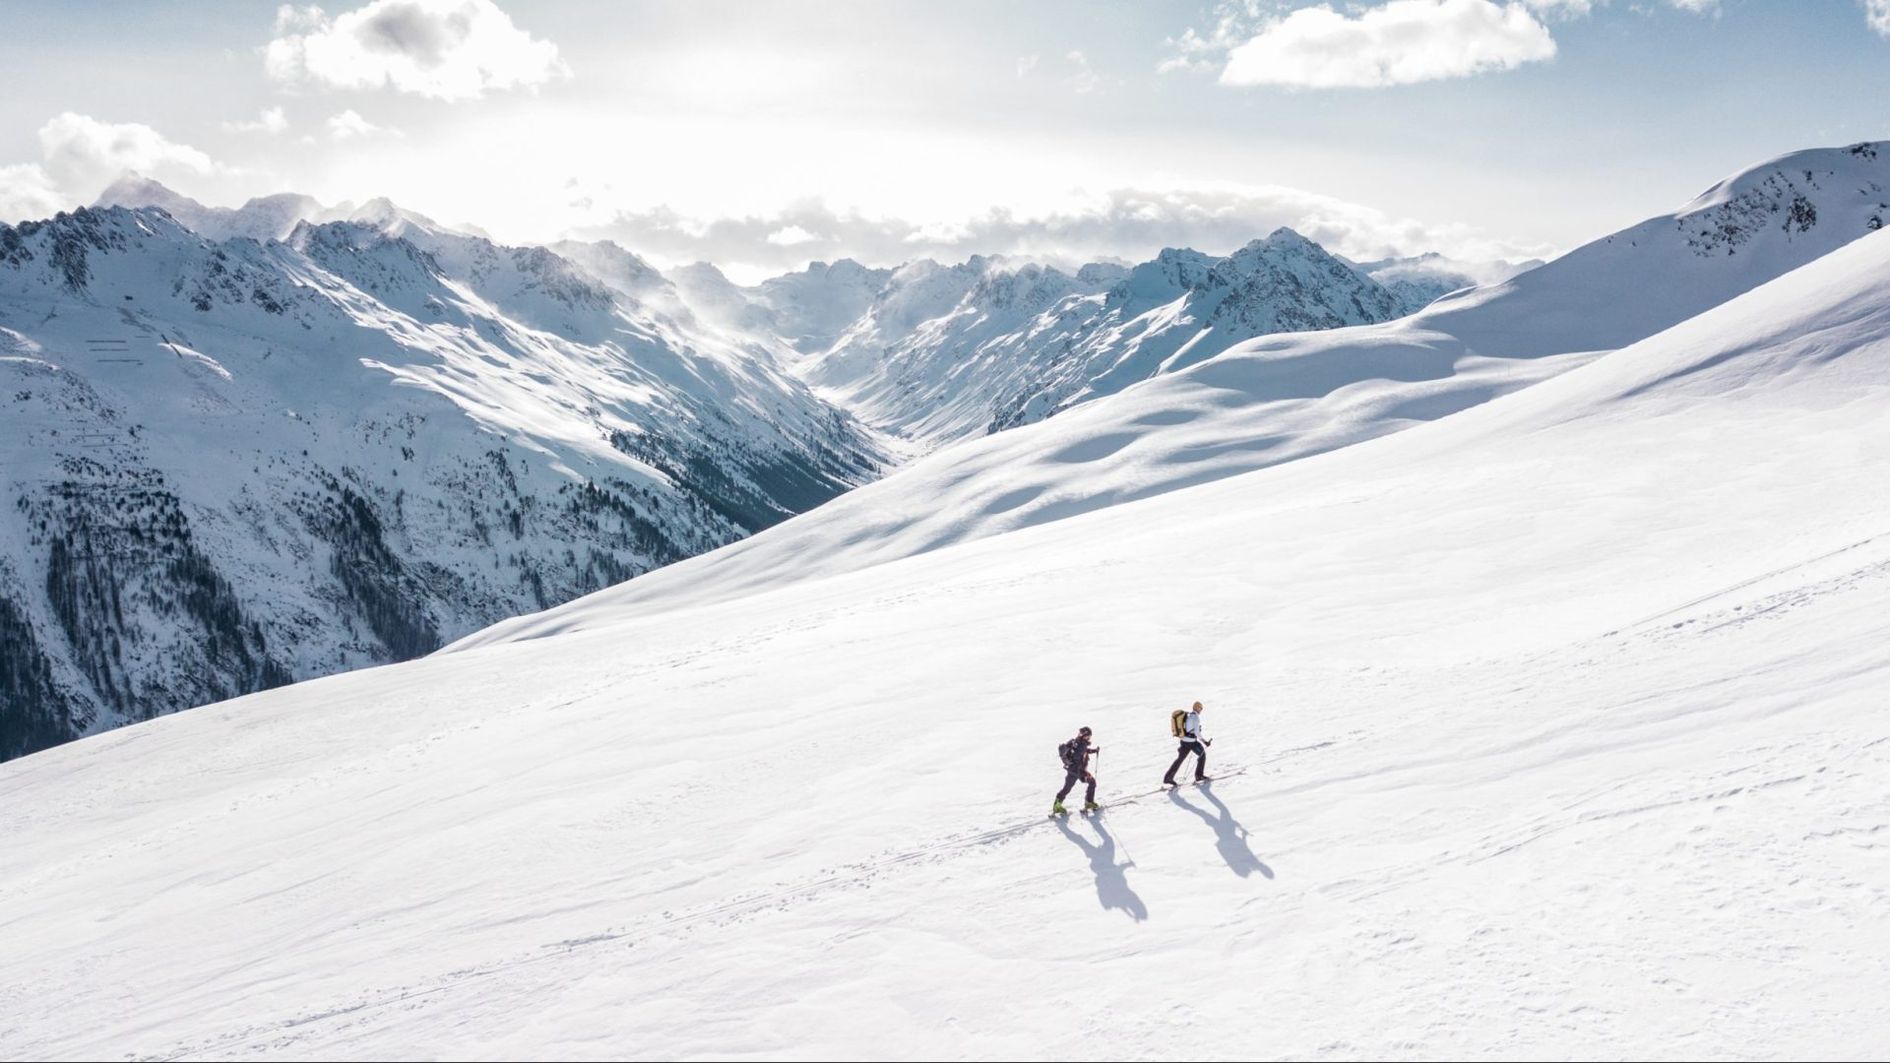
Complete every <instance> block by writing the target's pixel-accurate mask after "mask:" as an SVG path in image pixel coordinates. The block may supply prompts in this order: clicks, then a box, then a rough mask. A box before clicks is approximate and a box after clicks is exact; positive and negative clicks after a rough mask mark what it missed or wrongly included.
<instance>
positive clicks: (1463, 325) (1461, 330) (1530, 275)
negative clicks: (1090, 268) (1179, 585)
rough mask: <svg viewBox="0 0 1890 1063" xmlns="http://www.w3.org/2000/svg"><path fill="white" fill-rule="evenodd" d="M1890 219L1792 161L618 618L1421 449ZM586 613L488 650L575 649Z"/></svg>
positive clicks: (1176, 366)
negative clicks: (1354, 454) (1483, 409)
mask: <svg viewBox="0 0 1890 1063" xmlns="http://www.w3.org/2000/svg"><path fill="white" fill-rule="evenodd" d="M1807 173H1809V174H1810V175H1811V176H1810V177H1809V178H1807V177H1806V176H1805V175H1806V174H1807ZM1886 202H1890V149H1884V150H1880V147H1879V146H1873V145H1859V146H1856V147H1853V148H1842V149H1825V150H1819V151H1810V152H1800V153H1797V154H1795V155H1790V156H1786V157H1785V158H1784V159H1780V160H1777V161H1774V162H1771V163H1767V164H1765V165H1762V166H1758V167H1754V168H1752V169H1750V170H1748V171H1745V172H1744V173H1742V174H1740V175H1738V176H1736V177H1734V178H1731V179H1729V180H1728V181H1726V182H1723V183H1722V184H1720V185H1718V186H1716V187H1715V188H1714V189H1713V190H1712V191H1710V192H1708V193H1707V194H1706V195H1704V196H1702V197H1701V198H1700V199H1698V200H1696V201H1694V202H1693V203H1692V204H1690V205H1689V206H1688V207H1686V208H1685V209H1683V210H1681V211H1680V212H1678V213H1676V214H1674V215H1664V216H1661V217H1658V218H1653V219H1649V220H1648V221H1646V222H1643V223H1641V224H1639V225H1637V226H1634V227H1633V228H1630V229H1628V230H1625V231H1623V232H1621V233H1617V234H1615V235H1613V236H1609V237H1605V238H1603V239H1600V240H1597V241H1595V242H1593V243H1590V244H1587V245H1585V246H1583V247H1581V248H1578V249H1576V250H1574V251H1571V252H1569V253H1568V254H1567V255H1565V256H1563V257H1562V258H1559V259H1557V260H1555V261H1554V262H1551V263H1548V264H1547V265H1544V266H1542V267H1540V268H1538V269H1534V270H1531V271H1529V272H1527V273H1523V274H1521V275H1519V276H1517V277H1515V278H1513V279H1511V280H1509V281H1506V282H1503V283H1501V284H1496V285H1489V286H1485V287H1481V288H1476V289H1472V290H1470V291H1467V292H1461V293H1458V294H1456V295H1453V296H1451V297H1450V298H1447V299H1443V300H1441V301H1439V302H1437V303H1434V304H1432V305H1431V306H1429V307H1427V308H1426V309H1425V310H1424V311H1422V312H1421V313H1418V314H1416V315H1413V316H1411V317H1407V318H1403V319H1401V320H1397V321H1393V322H1390V323H1387V324H1381V325H1372V326H1366V327H1362V328H1345V329H1335V330H1331V331H1326V332H1315V333H1295V334H1287V335H1277V336H1265V337H1261V338H1259V339H1256V340H1252V341H1250V342H1247V343H1243V344H1239V345H1237V346H1235V347H1234V348H1232V349H1230V350H1228V351H1226V352H1224V353H1222V354H1219V355H1216V356H1214V357H1212V358H1207V359H1205V360H1201V361H1198V362H1197V361H1192V360H1191V359H1190V358H1189V357H1187V356H1186V355H1184V356H1181V357H1178V358H1174V359H1171V360H1170V362H1169V363H1168V365H1167V369H1168V370H1169V371H1168V372H1166V373H1165V374H1163V375H1161V376H1159V377H1157V378H1155V379H1153V380H1150V381H1148V382H1146V383H1143V384H1141V385H1138V386H1136V387H1134V388H1131V389H1129V390H1127V391H1125V392H1123V393H1122V394H1120V395H1119V396H1117V397H1115V398H1113V399H1111V400H1110V401H1108V402H1097V403H1090V404H1086V405H1082V406H1078V407H1076V408H1074V409H1071V410H1069V411H1068V412H1066V413H1064V414H1062V415H1060V416H1058V417H1056V418H1053V419H1051V420H1049V421H1047V422H1044V423H1042V424H1036V425H1030V426H1026V427H1022V428H1018V429H1015V430H1013V431H1009V432H1005V433H1002V434H1000V435H995V436H991V437H989V438H985V439H979V440H975V441H972V442H968V443H965V444H961V445H959V446H955V447H952V448H949V449H948V450H945V451H943V452H940V453H938V454H934V455H931V456H929V457H927V458H924V459H922V460H920V461H918V462H915V463H913V464H911V465H909V466H906V467H905V468H902V469H901V470H899V471H898V472H897V473H895V474H894V475H892V476H890V477H888V478H887V479H885V480H882V481H880V482H878V483H874V484H871V485H869V486H868V487H866V488H864V489H861V490H859V491H856V492H852V493H850V494H849V495H848V496H847V497H845V498H844V499H840V500H838V501H837V502H835V503H834V504H832V505H829V506H824V507H822V508H821V509H820V510H819V511H817V512H815V513H812V514H809V515H807V516H805V517H802V518H800V519H798V520H795V521H792V522H790V523H788V524H787V525H786V526H784V527H782V528H781V529H779V530H778V532H777V533H776V534H774V535H770V536H768V537H767V538H765V539H759V540H754V541H751V542H748V543H743V544H738V545H737V546H736V547H734V548H733V549H731V550H729V551H726V552H725V553H724V554H723V556H721V557H719V558H718V559H717V561H716V562H715V564H714V565H713V566H708V565H705V564H701V563H696V562H686V563H683V564H679V565H676V566H673V567H671V568H669V569H665V570H663V571H659V572H655V573H651V574H650V575H648V576H645V577H643V578H642V579H639V580H637V581H634V582H632V583H629V584H626V585H624V586H622V587H617V588H613V589H611V590H609V591H606V592H604V596H605V598H606V599H607V600H609V601H611V602H613V603H616V604H622V605H628V604H630V603H634V602H640V601H641V602H651V603H654V602H657V601H661V600H664V599H665V598H666V597H667V596H668V595H669V594H670V593H671V591H672V589H674V588H675V587H679V586H682V585H685V584H686V585H687V586H688V588H689V591H690V593H691V594H692V595H695V596H697V598H698V599H703V598H706V597H710V596H729V595H735V594H740V593H744V592H745V591H746V590H747V589H750V588H752V587H755V586H760V585H766V584H769V583H772V582H773V581H775V580H776V579H778V578H780V576H781V574H782V573H790V574H792V576H793V577H795V578H814V577H818V576H822V575H828V574H832V573H836V572H843V571H849V570H852V569H856V568H861V567H865V566H868V565H873V564H878V563H883V562H885V561H889V560H894V559H897V558H901V557H906V556H909V555H911V554H915V553H921V552H924V551H928V550H935V549H938V548H940V547H943V546H948V545H951V544H954V543H960V542H965V541H968V540H971V539H976V538H981V537H984V536H988V535H994V534H997V533H1000V532H1005V531H1010V530H1014V529H1017V528H1023V527H1028V526H1031V525H1035V524H1042V523H1046V522H1050V521H1056V520H1062V519H1064V518H1067V517H1071V516H1074V515H1077V514H1081V513H1086V512H1089V511H1092V510H1095V509H1100V508H1104V507H1107V506H1110V505H1114V504H1117V503H1120V502H1124V501H1129V500H1133V499H1138V498H1146V497H1149V496H1152V495H1156V494H1161V493H1163V492H1166V491H1172V490H1175V489H1177V488H1180V487H1186V486H1189V485H1192V484H1198V483H1203V482H1206V481H1209V480H1214V479H1219V478H1221V477H1225V476H1231V475H1234V474H1236V473H1241V472H1246V471H1250V470H1252V469H1257V468H1262V467H1265V466H1269V465H1276V464H1279V463H1282V462H1286V461H1292V460H1296V459H1299V458H1303V457H1306V456H1309V455H1313V454H1318V453H1322V452H1324V451H1328V450H1332V449H1335V448H1338V447H1343V446H1347V445H1350V444H1353V443H1357V442H1359V441H1361V440H1365V439H1370V438H1373V437H1375V436H1379V435H1383V434H1386V433H1389V432H1395V431H1399V430H1402V429H1405V428H1409V427H1411V426H1412V425H1415V424H1421V423H1423V422H1425V421H1429V420H1434V419H1436V418H1439V417H1443V416H1446V415H1448V414H1451V413H1454V412H1456V411H1458V410H1462V409H1466V408H1468V407H1471V406H1475V405H1477V404H1478V403H1482V402H1486V401H1488V400H1490V399H1491V398H1494V397H1496V396H1498V395H1502V394H1506V393H1508V392H1510V391H1514V390H1516V389H1518V388H1522V387H1526V386H1528V385H1531V384H1535V383H1537V382H1539V381H1542V380H1545V379H1548V378H1550V377H1553V376H1555V375H1557V374H1559V373H1562V372H1566V371H1568V370H1569V369H1572V368H1574V367H1575V366H1579V365H1582V364H1584V363H1586V362H1587V361H1589V360H1591V359H1593V358H1595V357H1596V356H1597V355H1598V354H1600V353H1602V352H1605V351H1607V350H1610V349H1613V348H1616V347H1620V346H1624V345H1626V344H1628V343H1630V342H1633V341H1634V340H1637V339H1641V338H1643V337H1645V336H1647V335H1651V334H1653V333H1654V332H1657V331H1659V330H1660V329H1662V328H1665V327H1667V326H1670V325H1672V324H1675V323H1677V322H1679V321H1682V320H1685V319H1686V318H1688V317H1691V316H1693V315H1695V314H1698V313H1700V312H1701V311H1703V310H1706V309H1708V308H1710V307H1712V306H1715V305H1717V304H1719V303H1722V302H1724V301H1725V300H1727V299H1729V298H1731V297H1733V296H1735V295H1737V294H1739V293H1740V292H1743V291H1746V290H1748V289H1750V288H1751V287H1753V286H1755V285H1757V284H1759V283H1761V282H1762V281H1765V280H1767V279H1770V278H1772V277H1776V276H1778V275H1780V274H1782V273H1785V272H1787V271H1789V270H1790V269H1792V268H1794V267H1796V266H1798V265H1801V264H1803V263H1806V262H1809V261H1811V260H1813V259H1815V258H1817V257H1819V256H1820V255H1822V254H1825V253H1827V252H1829V251H1831V250H1833V249H1835V248H1838V247H1841V246H1843V245H1845V244H1847V243H1849V242H1850V241H1852V240H1855V239H1857V238H1858V237H1860V236H1863V235H1866V234H1868V233H1870V232H1873V231H1875V230H1876V229H1878V228H1880V227H1881V225H1882V221H1883V219H1884V218H1886V217H1890V207H1887V206H1885V204H1886ZM1794 203H1798V204H1799V205H1798V206H1796V207H1794V206H1793V205H1792V204H1794ZM1813 217H1815V219H1816V220H1815V221H1813V220H1810V219H1812V218H1813ZM1728 219H1741V221H1740V222H1739V224H1738V225H1734V224H1733V222H1732V221H1730V220H1728ZM1702 232H1714V233H1720V234H1721V235H1722V238H1721V239H1719V240H1717V241H1708V240H1704V239H1703V238H1702V237H1701V236H1700V235H1699V234H1700V233H1702ZM1728 234H1730V235H1728ZM1728 241H1731V243H1730V244H1729V243H1728ZM1729 246H1730V248H1731V253H1729V252H1728V247H1729ZM587 608H588V606H587V605H583V604H578V605H575V606H574V609H573V611H570V612H566V613H554V614H552V615H548V616H545V617H523V618H520V619H519V620H517V621H514V622H512V623H510V624H508V625H500V626H498V627H496V628H494V629H493V630H492V631H488V632H484V633H482V634H481V635H480V636H479V638H482V639H487V638H494V637H501V636H502V634H504V633H509V632H517V633H529V632H536V631H555V630H563V629H564V626H565V625H567V624H569V623H572V622H578V621H577V620H576V618H578V617H581V616H583V615H585V614H584V610H585V609H587Z"/></svg>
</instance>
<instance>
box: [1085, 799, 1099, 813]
mask: <svg viewBox="0 0 1890 1063" xmlns="http://www.w3.org/2000/svg"><path fill="white" fill-rule="evenodd" d="M1083 811H1085V812H1101V811H1102V806H1101V805H1099V804H1097V803H1096V802H1094V801H1085V802H1083Z"/></svg>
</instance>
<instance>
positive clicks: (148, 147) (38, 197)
mask: <svg viewBox="0 0 1890 1063" xmlns="http://www.w3.org/2000/svg"><path fill="white" fill-rule="evenodd" d="M39 152H40V161H38V162H28V163H16V164H14V165H10V166H0V220H7V221H20V220H22V219H26V218H43V217H47V216H49V215H51V214H54V213H56V212H58V211H61V210H65V209H67V208H70V207H73V206H77V205H79V204H81V203H87V202H90V201H91V200H92V199H94V198H95V197H97V195H98V194H99V192H101V191H103V190H104V188H105V186H106V185H108V184H110V183H111V182H112V181H113V180H116V179H117V178H119V177H121V176H123V175H124V174H125V173H126V172H127V171H131V172H136V173H141V174H147V175H169V176H173V177H175V176H179V175H198V176H204V175H209V174H215V173H219V172H225V168H224V167H222V166H219V165H218V164H217V163H216V162H215V161H214V160H212V159H211V158H210V156H208V155H206V154H204V153H203V152H201V151H198V150H197V149H196V148H193V147H191V146H189V145H187V144H179V143H177V142H175V141H172V140H169V139H166V138H165V137H164V135H163V134H161V133H159V132H158V131H157V130H155V129H152V128H151V127H150V126H148V125H143V124H140V123H138V122H101V121H99V120H98V119H96V118H92V117H90V116H87V115H83V114H75V113H73V112H71V111H66V112H64V113H62V114H60V115H58V116H57V117H55V118H53V119H52V120H51V121H49V122H47V123H46V124H45V125H43V126H41V127H40V130H39Z"/></svg>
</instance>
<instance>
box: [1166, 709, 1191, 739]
mask: <svg viewBox="0 0 1890 1063" xmlns="http://www.w3.org/2000/svg"><path fill="white" fill-rule="evenodd" d="M1187 718H1188V710H1187V709H1176V710H1175V711H1173V712H1171V713H1169V714H1168V733H1169V734H1171V735H1174V736H1175V737H1176V738H1180V737H1181V721H1183V720H1185V719H1187Z"/></svg>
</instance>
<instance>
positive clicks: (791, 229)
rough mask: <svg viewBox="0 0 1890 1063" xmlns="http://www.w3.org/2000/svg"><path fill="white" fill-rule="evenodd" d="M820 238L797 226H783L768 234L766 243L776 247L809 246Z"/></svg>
mask: <svg viewBox="0 0 1890 1063" xmlns="http://www.w3.org/2000/svg"><path fill="white" fill-rule="evenodd" d="M819 239H820V237H818V236H815V235H814V234H813V233H810V232H808V231H807V230H806V229H803V228H801V227H800V226H798V225H784V226H782V227H781V228H779V229H776V230H775V231H773V232H771V233H769V234H768V242H769V243H771V244H774V245H775V246H776V247H794V246H795V245H797V244H811V243H814V242H815V241H817V240H819Z"/></svg>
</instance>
